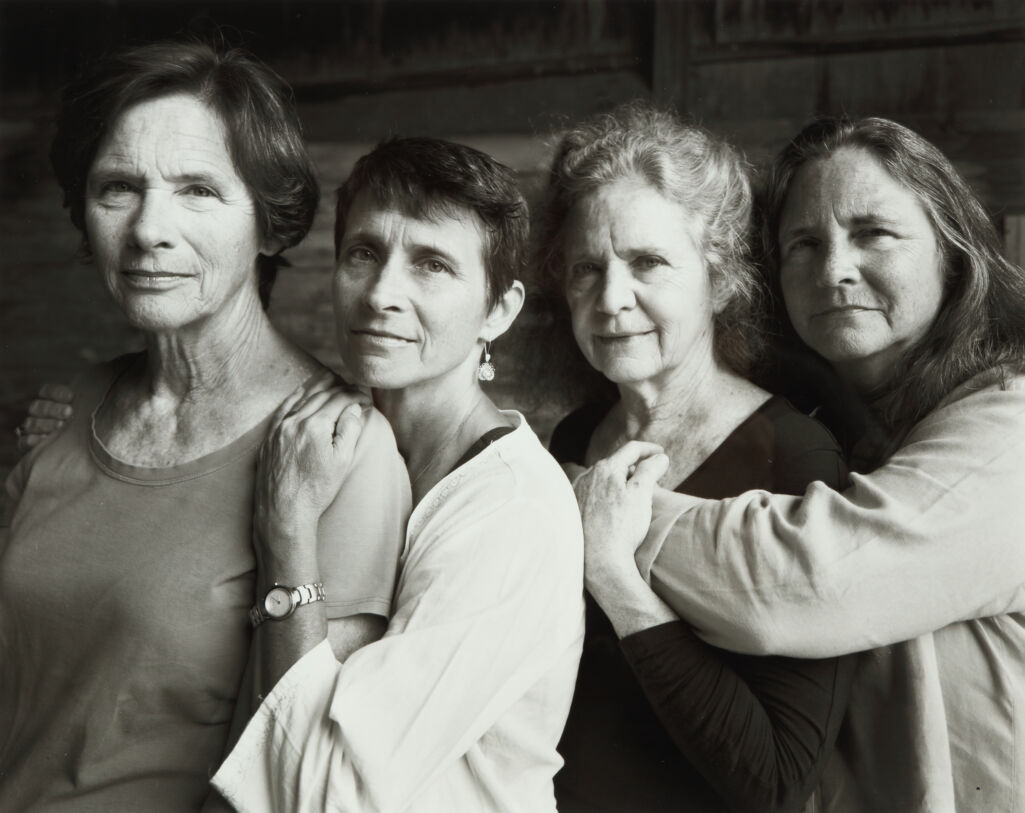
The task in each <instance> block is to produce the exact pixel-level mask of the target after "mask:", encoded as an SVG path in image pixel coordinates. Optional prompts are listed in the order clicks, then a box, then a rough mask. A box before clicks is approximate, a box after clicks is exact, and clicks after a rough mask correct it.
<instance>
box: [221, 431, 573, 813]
mask: <svg viewBox="0 0 1025 813" xmlns="http://www.w3.org/2000/svg"><path fill="white" fill-rule="evenodd" d="M506 414H508V415H511V416H513V417H514V418H515V420H516V421H517V423H518V426H517V428H516V429H515V430H514V431H513V432H511V433H510V434H508V435H505V436H503V437H502V438H500V439H499V440H497V441H496V442H495V443H493V444H492V445H491V446H489V447H488V448H487V449H485V450H484V451H483V452H481V453H480V454H478V455H477V456H476V457H474V458H472V459H471V460H470V461H469V462H467V463H465V464H464V465H462V466H460V467H459V468H458V469H456V471H454V472H452V473H451V474H449V475H448V476H447V477H445V478H444V479H443V480H442V481H441V482H440V483H438V484H437V485H436V486H435V487H434V488H433V489H432V490H431V491H430V492H429V493H428V494H427V495H426V496H425V497H424V499H423V501H422V502H421V503H420V504H419V505H418V506H417V507H416V508H415V509H414V511H413V514H412V516H411V518H410V521H409V526H408V529H407V534H406V547H405V550H404V554H403V563H402V573H401V575H400V578H399V585H398V589H397V594H396V600H395V607H394V612H393V616H392V619H391V621H390V622H389V625H388V631H387V633H386V634H385V637H384V638H383V639H382V640H380V641H377V642H375V643H372V644H370V645H368V646H366V647H364V648H363V649H361V650H359V651H358V652H356V653H355V654H353V655H352V656H350V658H349V659H348V660H347V661H346V662H345V664H344V665H341V664H339V663H338V662H337V661H336V660H335V659H334V657H333V656H332V655H331V651H330V648H329V647H328V645H327V643H326V642H324V643H322V644H320V645H318V646H317V647H315V648H314V649H313V650H311V651H310V652H308V653H307V654H306V655H305V656H304V657H303V658H301V659H300V660H299V661H297V662H296V663H295V664H294V665H293V666H292V668H291V669H290V670H289V671H288V672H287V673H286V674H285V675H284V676H283V677H282V679H281V680H280V681H279V682H278V684H277V685H276V686H275V688H274V690H273V691H272V692H271V693H270V694H269V695H268V696H267V698H266V700H265V701H264V703H263V704H262V706H261V707H260V709H259V710H258V712H257V714H256V715H255V716H254V718H253V720H252V721H250V723H249V726H248V727H247V728H246V730H245V732H244V733H243V735H242V738H241V740H240V741H239V742H238V744H237V745H236V747H235V749H234V750H233V751H232V753H231V754H230V755H229V756H228V758H227V760H226V761H225V762H224V764H223V765H222V767H221V769H220V770H219V771H218V773H217V775H216V776H215V777H214V779H213V784H214V785H215V786H216V787H217V788H218V789H219V790H220V791H221V792H222V793H223V794H224V796H225V797H226V798H227V799H228V800H229V801H230V802H231V803H232V804H233V805H235V806H236V807H237V808H238V809H239V810H242V811H261V813H262V811H268V810H276V811H376V810H380V811H388V813H391V811H405V810H416V811H463V810H467V811H469V810H472V811H492V810H493V811H531V812H532V813H533V811H544V810H554V809H555V801H554V795H553V791H552V776H553V775H554V774H555V772H556V771H557V770H558V769H559V767H561V764H562V760H561V758H560V757H559V756H558V754H557V752H556V750H555V749H556V745H557V743H558V740H559V737H560V735H561V733H562V729H563V726H564V724H565V721H566V716H567V714H568V712H569V703H570V699H571V697H572V694H573V686H574V682H575V677H576V669H577V664H578V662H579V657H580V648H581V644H582V639H583V538H582V533H581V530H580V517H579V513H578V511H577V507H576V500H575V498H574V496H573V491H572V489H571V487H570V485H569V483H568V482H567V480H566V478H565V476H564V475H563V473H562V471H561V470H560V469H559V467H558V465H557V464H556V463H555V461H554V460H553V459H552V458H551V457H550V456H549V455H548V453H547V452H546V451H545V450H544V448H543V447H542V446H541V444H540V443H539V442H538V440H537V438H536V437H535V436H534V434H533V432H532V431H531V430H530V428H529V427H528V426H527V423H526V421H525V420H524V419H523V417H522V416H521V415H519V414H518V413H506Z"/></svg>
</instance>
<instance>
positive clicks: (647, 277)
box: [564, 178, 714, 384]
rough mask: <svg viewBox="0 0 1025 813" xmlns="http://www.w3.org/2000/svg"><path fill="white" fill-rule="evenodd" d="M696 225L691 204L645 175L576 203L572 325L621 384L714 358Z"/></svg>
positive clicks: (571, 230) (571, 222)
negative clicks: (689, 209) (650, 182)
mask: <svg viewBox="0 0 1025 813" xmlns="http://www.w3.org/2000/svg"><path fill="white" fill-rule="evenodd" d="M697 228H698V227H697V225H696V224H695V223H693V220H692V218H690V217H689V216H688V213H687V212H686V211H685V210H684V209H683V207H681V206H680V205H679V204H677V203H675V202H673V201H671V200H668V199H667V198H665V197H663V196H662V195H661V193H659V192H658V190H656V189H654V188H653V187H651V186H650V185H648V184H647V183H645V182H644V181H642V180H640V179H637V178H624V179H620V180H617V181H615V182H613V183H611V184H608V185H606V186H603V187H601V188H599V189H597V190H595V191H594V192H591V193H589V194H587V195H585V196H583V197H581V198H580V199H579V200H578V201H577V202H576V203H575V204H574V206H573V207H572V209H571V210H570V213H569V216H568V218H567V221H566V227H565V232H564V233H565V244H564V250H565V261H566V297H567V300H568V302H569V308H570V313H571V315H572V320H573V334H574V336H575V337H576V340H577V344H578V345H579V346H580V349H581V351H583V354H584V356H585V357H586V358H587V360H588V361H589V362H590V363H591V365H592V366H593V367H594V368H595V369H597V370H598V371H600V372H601V373H602V374H603V375H605V377H606V378H608V379H609V380H611V381H613V382H615V383H616V384H641V383H643V382H649V381H650V382H652V383H656V384H657V383H658V382H659V381H660V380H664V379H666V378H667V376H668V377H671V376H672V375H673V374H674V373H675V372H678V371H680V370H681V369H686V366H687V365H688V363H697V364H703V363H706V362H707V361H708V360H710V359H711V358H712V336H713V323H712V320H713V317H714V303H713V296H712V288H711V284H710V282H709V275H708V270H707V268H706V266H705V262H704V259H703V257H702V255H701V252H700V250H699V248H698V246H697V245H696V244H695V239H694V237H693V236H692V235H694V234H696V233H697Z"/></svg>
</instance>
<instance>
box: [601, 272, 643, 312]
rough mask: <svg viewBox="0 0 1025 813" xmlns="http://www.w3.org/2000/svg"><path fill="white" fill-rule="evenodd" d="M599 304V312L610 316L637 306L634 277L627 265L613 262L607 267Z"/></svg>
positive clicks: (603, 277)
mask: <svg viewBox="0 0 1025 813" xmlns="http://www.w3.org/2000/svg"><path fill="white" fill-rule="evenodd" d="M597 304H598V310H599V311H600V312H601V313H604V314H607V315H609V316H615V315H616V314H617V313H619V312H620V311H623V310H629V309H630V308H632V307H634V306H635V305H636V304H637V298H636V297H635V296H634V290H633V275H632V274H631V273H630V270H629V269H628V268H627V267H626V264H625V263H619V262H613V263H609V265H608V266H607V267H606V269H605V273H604V274H603V275H602V280H601V290H600V292H599V295H598V303H597Z"/></svg>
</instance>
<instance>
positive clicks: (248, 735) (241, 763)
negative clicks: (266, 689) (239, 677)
mask: <svg viewBox="0 0 1025 813" xmlns="http://www.w3.org/2000/svg"><path fill="white" fill-rule="evenodd" d="M337 670H338V661H337V660H336V659H335V656H334V652H333V651H332V650H331V644H330V643H329V642H328V640H327V639H324V640H323V641H321V642H320V643H319V644H317V645H316V646H315V647H313V649H311V650H310V651H309V652H307V653H306V654H305V655H303V656H302V657H301V658H300V659H299V660H297V661H296V662H295V663H293V664H292V666H291V667H290V668H289V670H288V671H287V672H285V674H284V675H283V676H282V677H281V679H280V680H279V681H278V682H277V684H275V686H274V688H273V690H271V692H270V694H268V695H267V697H266V698H265V699H264V701H263V703H261V704H260V708H259V709H257V711H256V713H255V714H254V715H253V717H252V719H251V720H250V721H249V724H248V725H247V726H246V728H245V731H243V732H242V736H241V737H240V738H239V741H238V742H237V743H236V744H235V747H234V748H233V749H232V751H231V753H230V754H228V757H227V759H225V760H224V762H223V763H222V764H221V767H220V769H219V770H218V771H217V773H216V774H215V775H214V778H213V779H212V780H211V784H212V785H213V786H214V787H215V788H217V790H218V791H220V793H221V794H222V795H223V796H224V798H225V799H227V800H228V801H229V802H231V804H232V805H233V806H234V807H235V808H237V809H238V810H239V811H243V813H244V811H250V810H251V811H266V810H274V809H277V808H278V807H280V806H281V805H280V800H281V799H282V798H283V795H287V794H288V793H289V787H290V785H291V784H292V783H291V781H290V779H291V778H292V775H293V771H295V770H296V769H297V768H298V765H299V763H300V761H301V757H302V743H303V742H304V740H305V736H304V735H305V734H306V732H307V731H308V730H309V728H310V726H311V725H317V724H319V723H320V721H321V720H322V718H323V717H324V715H325V713H326V710H327V707H328V703H329V702H330V696H331V692H332V690H333V688H334V685H335V680H336V677H337Z"/></svg>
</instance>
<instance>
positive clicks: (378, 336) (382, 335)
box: [352, 328, 413, 342]
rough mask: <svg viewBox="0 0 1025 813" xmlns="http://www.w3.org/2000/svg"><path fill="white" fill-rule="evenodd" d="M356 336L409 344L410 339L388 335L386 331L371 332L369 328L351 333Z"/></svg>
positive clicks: (393, 334) (392, 334)
mask: <svg viewBox="0 0 1025 813" xmlns="http://www.w3.org/2000/svg"><path fill="white" fill-rule="evenodd" d="M352 332H353V333H355V334H356V335H357V336H369V337H371V338H374V339H393V340H394V341H397V342H411V341H413V340H412V339H407V338H406V337H405V336H399V335H397V334H395V333H389V332H388V331H386V330H371V329H369V328H363V329H362V330H354V331H352Z"/></svg>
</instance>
